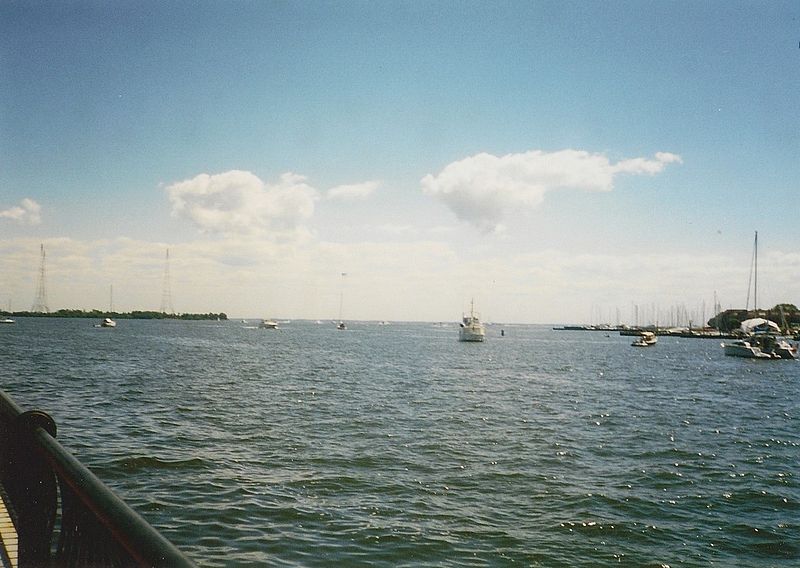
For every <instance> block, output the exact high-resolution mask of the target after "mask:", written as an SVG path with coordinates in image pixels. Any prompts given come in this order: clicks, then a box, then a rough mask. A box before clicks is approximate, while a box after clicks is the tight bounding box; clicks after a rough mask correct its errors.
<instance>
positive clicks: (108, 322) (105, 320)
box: [95, 318, 117, 327]
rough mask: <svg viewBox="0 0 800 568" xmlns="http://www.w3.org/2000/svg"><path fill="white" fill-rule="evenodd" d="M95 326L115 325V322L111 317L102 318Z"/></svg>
mask: <svg viewBox="0 0 800 568" xmlns="http://www.w3.org/2000/svg"><path fill="white" fill-rule="evenodd" d="M95 327H117V322H115V321H114V320H113V319H111V318H103V321H101V322H100V323H98V324H96V325H95Z"/></svg>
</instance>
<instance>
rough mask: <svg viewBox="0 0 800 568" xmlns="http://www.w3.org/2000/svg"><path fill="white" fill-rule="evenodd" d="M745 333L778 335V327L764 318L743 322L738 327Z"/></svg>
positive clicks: (779, 329)
mask: <svg viewBox="0 0 800 568" xmlns="http://www.w3.org/2000/svg"><path fill="white" fill-rule="evenodd" d="M739 329H741V330H742V331H743V332H745V333H780V332H781V328H780V326H779V325H778V324H777V323H775V322H774V321H770V320H767V319H764V318H752V319H749V320H744V321H743V322H742V325H741V326H740V327H739Z"/></svg>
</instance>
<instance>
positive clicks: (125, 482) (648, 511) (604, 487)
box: [0, 318, 800, 567]
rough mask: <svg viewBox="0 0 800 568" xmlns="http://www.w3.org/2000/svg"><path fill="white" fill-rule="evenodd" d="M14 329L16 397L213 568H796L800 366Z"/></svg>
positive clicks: (527, 336) (665, 343) (292, 338)
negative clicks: (336, 567) (616, 567)
mask: <svg viewBox="0 0 800 568" xmlns="http://www.w3.org/2000/svg"><path fill="white" fill-rule="evenodd" d="M93 323H94V322H90V321H88V320H59V319H49V318H48V319H20V320H18V322H17V324H16V325H14V326H3V327H2V328H0V368H2V379H1V381H2V382H1V383H0V388H2V389H3V390H5V391H6V392H7V393H8V394H10V395H11V396H12V397H13V398H14V399H15V400H16V402H17V403H18V404H19V405H20V406H22V407H23V408H24V409H26V410H29V409H33V408H37V409H41V410H45V411H47V412H49V413H50V414H51V415H52V416H53V417H54V418H55V420H56V422H57V423H58V427H59V433H58V437H59V439H60V440H61V443H62V444H64V445H65V446H66V447H67V448H68V449H69V450H70V451H71V452H72V453H73V454H75V455H76V456H77V457H78V458H79V459H80V460H81V461H83V462H84V463H85V464H86V465H88V466H89V467H90V468H91V469H92V470H93V471H94V472H95V473H96V474H97V475H98V476H99V477H100V478H101V479H102V480H104V481H105V482H106V483H107V484H108V485H109V486H110V487H111V488H112V489H114V490H115V491H116V492H117V493H118V494H119V495H120V496H121V497H123V498H124V499H125V500H126V501H127V502H128V503H129V504H131V505H132V506H133V507H134V508H135V509H136V510H138V511H139V512H140V513H141V514H142V515H143V516H144V517H145V518H146V519H147V520H148V521H150V523H151V524H153V525H154V526H155V527H156V528H158V529H159V530H160V531H161V532H162V533H163V534H164V535H165V536H166V537H167V538H169V539H170V540H171V541H172V542H174V543H175V544H176V545H177V546H178V547H179V548H181V549H182V550H184V551H185V552H186V553H187V554H188V555H189V556H190V557H191V558H192V559H193V560H195V561H196V562H197V563H198V564H199V565H201V566H247V565H250V566H265V565H267V566H268V565H272V566H328V565H332V564H339V565H354V566H355V565H371V566H425V565H427V566H488V565H492V566H495V565H512V564H514V565H522V566H603V565H608V566H611V565H617V564H622V565H628V566H660V565H663V564H668V565H669V566H673V567H674V566H708V565H711V564H715V565H719V566H759V567H760V566H797V565H798V564H800V481H799V480H798V476H799V475H800V402H799V400H800V396H799V395H798V387H800V363H798V362H795V361H753V360H744V359H737V358H733V357H725V356H723V353H722V349H720V346H719V342H718V341H714V340H690V339H678V338H661V339H660V340H659V342H658V344H657V345H656V346H655V347H652V348H646V349H637V348H633V347H631V346H630V338H627V337H620V336H618V335H616V334H611V335H610V336H606V334H604V333H601V332H564V331H559V332H556V331H553V330H551V329H550V328H549V327H544V326H505V327H504V329H505V331H506V336H505V337H500V326H492V327H490V328H489V331H488V335H489V339H488V340H487V342H486V343H484V344H465V343H459V342H458V341H456V337H457V332H456V328H455V326H447V327H441V326H434V325H432V324H393V325H389V326H378V325H375V324H367V323H364V324H358V323H353V324H351V326H350V329H348V330H347V331H337V330H335V329H334V327H333V325H331V324H325V325H316V324H313V323H308V322H292V323H289V324H284V325H282V327H281V329H279V330H259V329H254V328H253V327H252V326H247V325H246V324H243V323H241V322H238V321H236V322H234V321H230V322H176V321H163V322H158V321H125V320H121V321H120V322H119V327H118V328H117V329H96V328H94V327H92V324H93Z"/></svg>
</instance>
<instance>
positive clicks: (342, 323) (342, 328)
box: [336, 321, 347, 331]
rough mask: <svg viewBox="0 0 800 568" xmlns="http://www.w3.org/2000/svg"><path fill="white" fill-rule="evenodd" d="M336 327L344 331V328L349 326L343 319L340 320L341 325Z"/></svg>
mask: <svg viewBox="0 0 800 568" xmlns="http://www.w3.org/2000/svg"><path fill="white" fill-rule="evenodd" d="M336 329H338V330H341V331H344V330H346V329H347V326H346V325H345V323H344V322H343V321H340V322H339V325H337V326H336Z"/></svg>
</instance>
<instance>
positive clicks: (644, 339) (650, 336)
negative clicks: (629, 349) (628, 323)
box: [631, 331, 658, 347]
mask: <svg viewBox="0 0 800 568" xmlns="http://www.w3.org/2000/svg"><path fill="white" fill-rule="evenodd" d="M657 342H658V337H656V334H655V333H653V332H652V331H643V332H642V334H641V335H640V336H639V338H638V339H636V341H634V342H633V343H631V345H632V346H633V347H650V346H652V345H655V344H656V343H657Z"/></svg>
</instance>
